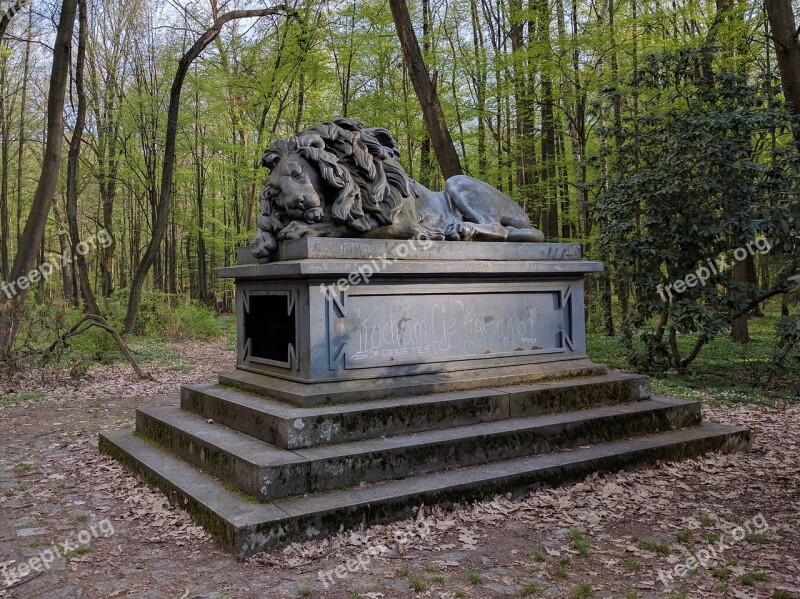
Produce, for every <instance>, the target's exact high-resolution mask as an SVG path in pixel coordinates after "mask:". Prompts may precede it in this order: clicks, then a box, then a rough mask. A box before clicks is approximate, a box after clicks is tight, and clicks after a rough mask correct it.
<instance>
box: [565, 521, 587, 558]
mask: <svg viewBox="0 0 800 599" xmlns="http://www.w3.org/2000/svg"><path fill="white" fill-rule="evenodd" d="M569 536H570V537H571V538H572V549H573V550H574V551H577V552H578V555H581V556H583V557H586V556H587V555H589V541H588V539H587V538H586V535H585V534H584V533H583V531H582V530H581V529H579V528H573V529H571V530H570V531H569Z"/></svg>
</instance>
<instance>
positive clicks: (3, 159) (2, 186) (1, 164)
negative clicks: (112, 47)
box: [0, 38, 23, 280]
mask: <svg viewBox="0 0 800 599" xmlns="http://www.w3.org/2000/svg"><path fill="white" fill-rule="evenodd" d="M2 49H3V46H2V38H0V137H2V139H1V140H0V169H2V173H0V238H2V239H0V278H2V279H3V280H5V279H7V278H8V250H9V247H8V246H9V242H10V241H11V239H10V237H11V236H10V235H9V234H8V229H9V222H8V175H9V172H8V170H9V167H10V166H11V159H10V157H9V154H8V145H9V143H10V141H9V139H8V138H9V133H10V129H11V119H9V118H8V116H9V115H8V114H6V98H7V97H8V96H10V94H8V95H7V94H6V91H7V90H6V86H5V81H6V68H7V67H8V56H7V55H6V54H5V53H3V52H2ZM20 118H23V115H20Z"/></svg>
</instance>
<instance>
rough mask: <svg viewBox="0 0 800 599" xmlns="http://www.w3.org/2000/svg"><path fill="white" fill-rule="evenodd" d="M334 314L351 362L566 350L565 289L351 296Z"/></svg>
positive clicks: (338, 342) (337, 336)
mask: <svg viewBox="0 0 800 599" xmlns="http://www.w3.org/2000/svg"><path fill="white" fill-rule="evenodd" d="M347 303H348V307H347V313H348V315H347V317H343V318H334V319H333V320H332V322H331V326H332V330H331V335H332V338H333V339H334V340H335V343H334V347H339V348H343V349H344V351H343V352H342V353H343V354H344V356H345V366H346V367H347V368H366V367H373V366H393V365H399V364H415V363H424V362H438V361H449V360H453V359H464V358H478V357H498V356H500V355H515V354H530V353H539V352H548V351H549V352H554V351H564V347H563V335H562V331H564V328H565V325H566V320H565V319H567V318H569V315H567V314H565V313H564V309H563V308H562V306H561V301H560V293H559V292H558V291H537V292H526V293H505V294H468V293H465V294H456V295H444V294H442V295H427V294H425V295H408V296H384V295H350V296H349V297H348V301H347Z"/></svg>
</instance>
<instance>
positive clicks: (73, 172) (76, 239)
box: [67, 0, 100, 316]
mask: <svg viewBox="0 0 800 599" xmlns="http://www.w3.org/2000/svg"><path fill="white" fill-rule="evenodd" d="M79 4H80V12H79V14H80V16H79V18H78V55H77V58H76V64H75V94H76V95H77V96H78V110H77V112H76V114H75V130H74V131H73V132H72V138H71V139H70V142H69V154H68V155H67V224H68V226H69V236H70V239H72V247H73V248H77V247H78V244H79V243H80V242H81V238H80V231H79V230H78V160H79V159H80V155H81V143H82V140H83V129H84V127H85V125H86V90H85V89H84V85H83V81H84V77H83V75H84V69H85V65H86V38H87V35H88V34H87V31H86V29H87V16H86V0H79ZM74 258H75V267H76V269H77V271H78V272H77V274H78V286H79V287H80V290H81V297H83V302H84V306H85V309H86V312H88V313H89V314H93V315H96V316H99V315H100V308H99V307H98V306H97V300H95V297H94V293H93V292H92V286H91V285H90V284H89V268H88V266H87V265H86V257H85V256H84V255H83V254H81V253H80V252H75V253H74Z"/></svg>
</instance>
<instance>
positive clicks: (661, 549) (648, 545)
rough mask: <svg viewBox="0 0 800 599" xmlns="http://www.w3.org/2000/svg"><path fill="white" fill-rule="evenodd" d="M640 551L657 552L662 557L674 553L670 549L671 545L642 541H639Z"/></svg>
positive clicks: (662, 542)
mask: <svg viewBox="0 0 800 599" xmlns="http://www.w3.org/2000/svg"><path fill="white" fill-rule="evenodd" d="M639 549H644V550H645V551H655V552H656V553H660V554H661V555H669V554H670V553H672V550H671V549H670V548H669V545H668V544H667V543H665V542H664V541H659V542H656V541H647V540H644V539H643V540H641V541H639Z"/></svg>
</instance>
